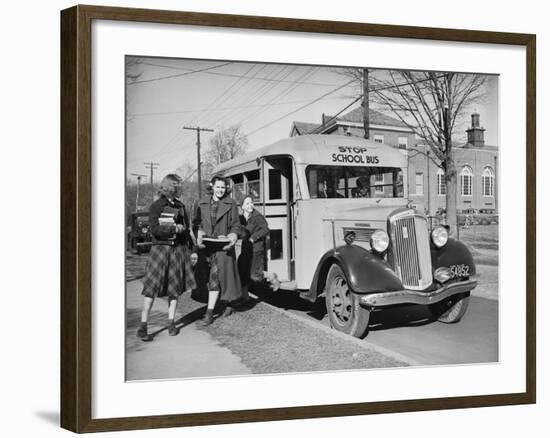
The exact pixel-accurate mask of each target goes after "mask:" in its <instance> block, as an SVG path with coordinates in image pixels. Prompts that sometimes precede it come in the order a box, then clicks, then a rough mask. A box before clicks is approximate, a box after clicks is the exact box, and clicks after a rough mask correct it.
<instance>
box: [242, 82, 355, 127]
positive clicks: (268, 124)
mask: <svg viewBox="0 0 550 438" xmlns="http://www.w3.org/2000/svg"><path fill="white" fill-rule="evenodd" d="M352 82H355V79H353V80H351V81H349V82H346V83H345V84H344V85H340V86H339V87H336V88H335V89H333V90H331V91H329V92H328V93H325V94H323V95H321V96H319V97H318V98H316V99H314V100H312V101H311V102H309V103H307V104H305V105H302V106H301V107H299V108H297V109H295V110H294V111H291V112H289V113H287V114H285V115H283V116H281V117H279V118H278V119H275V120H273V121H272V122H269V123H266V124H265V125H263V126H261V127H259V128H257V129H255V130H254V131H252V132H249V133H247V134H246V135H247V136H248V135H252V134H255V133H256V132H258V131H260V130H262V129H264V128H267V127H268V126H271V125H273V124H274V123H277V122H278V121H280V120H282V119H284V118H285V117H288V116H290V115H292V114H295V113H297V112H298V111H301V110H303V109H304V108H307V107H308V106H310V105H313V104H314V103H316V102H318V101H320V100H321V99H323V98H324V97H326V96H328V95H330V94H333V93H336V92H337V91H339V90H341V89H342V88H344V87H347V86H348V85H350V84H351V83H352Z"/></svg>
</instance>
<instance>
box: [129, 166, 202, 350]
mask: <svg viewBox="0 0 550 438" xmlns="http://www.w3.org/2000/svg"><path fill="white" fill-rule="evenodd" d="M181 183H182V180H181V178H180V177H179V176H178V175H176V174H168V175H166V176H165V177H164V178H163V179H162V181H161V183H160V189H159V195H160V197H159V198H158V199H157V200H156V201H155V202H153V203H152V204H151V206H150V207H149V224H150V227H151V233H152V235H153V242H152V246H151V252H150V253H149V259H148V260H147V266H146V270H145V279H144V281H143V291H142V295H143V310H142V312H141V324H140V326H139V328H138V331H137V336H138V338H141V339H142V340H143V341H152V340H153V337H152V336H151V335H149V334H148V332H147V320H148V319H149V313H150V312H151V307H152V306H153V301H154V300H155V298H157V297H166V298H167V299H168V334H169V335H170V336H175V335H177V334H178V333H179V329H178V328H177V327H176V324H175V321H174V320H175V315H176V306H177V302H178V298H179V296H180V295H181V294H182V293H183V292H185V291H191V290H192V289H194V288H195V287H196V283H195V276H194V274H193V270H192V268H191V260H190V246H191V243H192V242H191V236H190V233H189V219H188V216H187V212H186V211H185V207H184V205H183V203H182V202H181V201H179V200H178V199H177V198H178V197H179V195H180V190H181Z"/></svg>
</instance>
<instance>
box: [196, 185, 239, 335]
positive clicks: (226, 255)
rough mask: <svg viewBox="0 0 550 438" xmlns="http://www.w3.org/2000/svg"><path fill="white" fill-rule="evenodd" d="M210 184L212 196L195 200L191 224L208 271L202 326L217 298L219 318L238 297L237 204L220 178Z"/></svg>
mask: <svg viewBox="0 0 550 438" xmlns="http://www.w3.org/2000/svg"><path fill="white" fill-rule="evenodd" d="M211 184H212V193H210V194H207V195H206V196H204V197H203V198H202V199H201V200H200V201H199V205H198V207H197V211H196V215H195V219H194V221H193V222H194V224H195V226H196V227H197V229H198V230H197V246H198V247H199V248H201V249H202V251H204V255H205V257H206V260H207V261H208V268H209V275H208V291H209V292H208V305H207V310H206V313H205V315H204V318H203V320H202V325H203V326H207V325H210V324H212V322H213V320H214V308H215V306H216V303H217V302H218V299H219V300H220V301H221V302H222V303H223V307H224V311H223V316H228V315H231V314H232V313H233V304H234V303H235V302H237V301H238V300H239V299H240V298H241V284H240V281H239V272H238V270H237V262H236V257H235V243H236V242H237V239H238V237H239V234H240V221H239V212H238V208H237V203H236V202H235V201H234V200H233V199H231V197H229V196H228V194H227V190H226V181H225V179H224V178H222V177H220V176H215V177H214V178H212V181H211ZM212 238H214V239H212ZM216 238H217V239H218V242H216V241H215V239H216ZM219 241H221V242H222V243H220V242H219Z"/></svg>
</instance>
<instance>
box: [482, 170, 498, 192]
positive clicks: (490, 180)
mask: <svg viewBox="0 0 550 438" xmlns="http://www.w3.org/2000/svg"><path fill="white" fill-rule="evenodd" d="M481 187H482V190H483V196H495V173H494V172H493V169H491V168H490V167H486V168H485V169H483V173H482V174H481Z"/></svg>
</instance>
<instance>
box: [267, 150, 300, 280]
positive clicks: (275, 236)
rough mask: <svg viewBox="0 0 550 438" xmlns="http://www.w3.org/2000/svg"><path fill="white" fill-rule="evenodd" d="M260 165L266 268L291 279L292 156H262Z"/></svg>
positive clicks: (286, 278)
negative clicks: (267, 229)
mask: <svg viewBox="0 0 550 438" xmlns="http://www.w3.org/2000/svg"><path fill="white" fill-rule="evenodd" d="M262 161H263V168H262V178H263V204H264V215H265V218H266V220H267V223H268V225H269V230H270V231H269V246H268V251H267V252H268V257H267V270H268V271H269V272H275V273H276V274H277V276H278V277H279V279H280V280H281V281H290V280H292V279H293V278H292V275H291V274H292V268H291V260H292V236H293V230H292V220H291V218H292V216H291V212H290V208H291V207H290V204H291V203H292V194H291V193H290V192H291V188H292V179H293V178H292V159H291V158H290V157H282V158H264V159H263V160H262Z"/></svg>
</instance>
